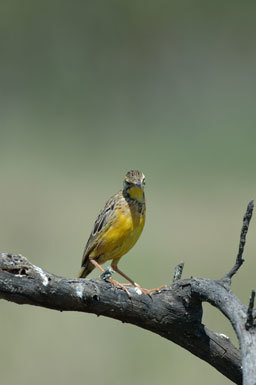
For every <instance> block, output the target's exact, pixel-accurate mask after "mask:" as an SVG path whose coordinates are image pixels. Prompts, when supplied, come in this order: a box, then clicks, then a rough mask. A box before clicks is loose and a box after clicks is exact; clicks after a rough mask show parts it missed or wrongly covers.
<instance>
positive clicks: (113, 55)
mask: <svg viewBox="0 0 256 385" xmlns="http://www.w3.org/2000/svg"><path fill="white" fill-rule="evenodd" d="M255 11H256V5H255V2H253V1H244V2H238V1H226V2H224V3H223V2H222V1H215V2H209V1H193V2H191V1H164V0H160V1H151V0H148V1H141V0H137V1H129V2H120V1H76V0H75V1H72V2H71V1H55V0H53V1H44V2H41V1H32V0H30V1H26V0H24V1H18V0H8V1H6V0H2V1H1V4H0V18H1V23H0V31H1V32H0V39H1V60H0V69H1V70H0V80H1V87H0V98H1V103H0V173H1V200H0V215H1V223H0V240H1V242H0V244H1V251H8V252H13V253H22V254H24V255H26V256H27V257H28V258H29V259H30V261H31V262H32V263H34V264H36V265H39V266H41V267H43V268H44V269H46V270H48V271H50V272H53V273H56V274H58V275H63V276H67V277H74V276H76V274H77V273H78V271H79V269H80V263H81V254H82V251H83V248H84V245H85V242H86V241H87V238H88V236H89V233H90V231H91V229H92V225H93V222H94V220H95V217H96V215H97V214H98V212H99V210H100V209H101V208H102V206H103V204H104V203H105V201H106V199H108V198H109V196H110V195H111V194H113V193H115V192H117V191H118V190H119V189H120V188H121V184H122V180H123V178H124V174H125V173H126V171H127V170H129V169H132V168H136V169H139V170H142V171H143V172H144V174H145V175H146V181H147V185H146V197H147V221H146V226H145V229H144V232H143V234H142V236H141V238H140V240H139V242H138V244H137V245H136V247H134V249H133V250H132V251H130V253H129V254H128V255H127V256H125V257H123V259H122V260H121V263H120V268H121V269H122V270H123V271H124V272H126V273H127V274H128V275H130V276H131V277H132V278H134V279H135V280H136V281H137V282H139V283H140V284H141V285H143V286H145V287H148V288H152V287H156V286H158V285H161V284H164V283H169V282H170V281H171V277H172V274H173V273H172V272H173V268H174V266H175V265H176V264H177V263H179V262H180V261H181V260H183V261H184V262H185V270H184V277H189V276H199V277H207V278H219V277H221V276H222V275H223V274H224V273H225V272H226V271H227V270H228V269H229V268H230V267H231V265H232V264H233V262H234V258H235V256H236V253H237V247H238V239H239V233H240V228H241V223H242V216H243V214H244V211H245V208H246V205H247V203H248V201H249V200H250V199H253V198H254V197H255V189H256V178H255V163H256V151H255V140H256V129H255V125H256V112H255V97H256V91H255V90H256V77H255V68H256V51H255V32H256V24H255ZM255 223H256V222H255V219H253V220H252V225H251V228H250V231H249V234H248V243H247V246H246V253H245V257H246V263H245V264H244V266H243V268H242V269H241V271H240V272H239V274H238V275H237V276H236V277H235V278H234V280H233V290H234V291H235V293H236V294H237V295H238V296H239V298H240V299H241V300H242V301H243V302H245V303H247V302H248V298H249V293H250V290H251V289H252V288H253V287H254V288H255V286H256V285H255V268H256V261H255V252H256V244H255ZM91 276H92V277H93V276H97V274H96V273H95V272H94V273H93V274H92V275H91ZM0 306H1V347H0V352H1V353H0V357H1V360H0V369H1V384H5V385H14V384H21V385H23V384H26V385H30V384H35V383H36V384H37V385H43V384H45V382H46V381H47V382H48V383H50V384H55V383H56V384H57V383H58V384H59V383H61V384H63V385H67V384H70V383H72V384H78V383H88V384H91V385H98V384H106V385H108V384H123V385H128V384H134V385H143V384H146V385H151V384H156V383H158V384H161V385H165V384H166V385H167V384H184V383H187V382H188V381H189V383H190V384H191V385H193V384H197V385H201V384H205V380H206V378H207V383H208V384H209V385H211V384H216V383H218V384H221V385H224V384H229V383H230V381H229V380H227V379H225V378H224V377H223V376H222V375H221V374H219V373H218V372H217V371H215V369H213V368H211V367H210V366H209V365H207V364H205V363H204V362H203V361H200V360H199V359H198V358H196V357H194V356H192V355H191V354H190V353H188V352H187V351H185V350H183V349H181V348H180V347H178V346H176V345H174V344H172V343H170V342H168V341H166V340H164V339H161V338H160V337H158V336H156V335H153V334H151V333H149V332H146V331H144V330H140V329H138V328H136V327H134V326H131V325H123V324H120V323H119V322H117V321H114V320H109V319H106V318H103V317H99V318H97V317H96V316H94V315H89V314H75V313H58V312H55V311H50V310H46V309H41V308H34V307H29V306H18V305H15V304H12V303H7V302H4V301H1V304H0ZM204 309H205V314H204V322H205V323H206V325H207V326H208V327H210V328H212V329H214V330H216V331H219V332H223V333H226V334H228V335H229V336H230V337H231V338H232V340H233V341H234V342H235V343H237V342H236V338H235V336H234V333H233V331H232V330H231V327H230V326H229V323H228V322H227V321H226V320H225V319H224V317H223V316H222V315H221V314H219V313H218V311H217V310H215V309H213V308H211V307H210V306H207V305H206V306H205V307H204Z"/></svg>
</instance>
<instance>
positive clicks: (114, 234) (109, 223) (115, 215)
mask: <svg viewBox="0 0 256 385" xmlns="http://www.w3.org/2000/svg"><path fill="white" fill-rule="evenodd" d="M144 187H145V176H144V174H143V173H142V172H141V171H138V170H130V171H128V172H127V174H126V175H125V179H124V182H123V188H122V189H121V190H120V191H119V192H118V193H117V194H115V195H113V196H112V197H111V198H110V199H109V200H108V201H107V202H106V204H105V206H104V208H103V209H102V210H101V211H100V213H99V215H98V217H97V219H96V221H95V223H94V227H93V230H92V232H91V234H90V236H89V239H88V241H87V243H86V246H85V249H84V252H83V257H82V268H81V271H80V273H79V276H78V278H85V277H87V275H88V274H90V273H91V271H92V270H93V269H94V268H98V269H99V270H100V271H101V272H103V273H104V270H103V268H102V267H101V266H100V265H101V264H103V263H105V262H107V261H110V260H111V261H112V262H111V268H112V269H113V270H114V271H115V272H117V273H119V274H120V275H121V276H122V277H123V278H125V279H126V280H127V281H129V282H130V284H131V285H132V286H135V287H137V288H139V289H141V290H142V292H143V293H145V294H149V290H147V289H144V288H142V287H141V286H140V285H138V284H137V283H135V282H134V280H132V279H131V278H129V277H128V276H127V275H126V274H124V273H123V272H122V271H121V270H120V269H119V268H118V262H119V261H120V259H121V257H122V256H123V255H125V254H126V253H127V252H128V251H129V250H130V249H131V248H132V247H133V246H134V245H135V243H136V242H137V240H138V239H139V237H140V235H141V233H142V230H143V228H144V224H145V216H146V204H145V194H144ZM109 275H111V274H109V269H108V271H107V277H109ZM103 276H104V274H103V275H102V277H103ZM110 281H111V282H112V283H113V285H114V286H120V287H121V288H122V289H123V290H125V291H126V292H127V294H128V295H129V296H130V293H129V292H128V290H127V289H126V286H128V285H124V284H121V283H120V282H118V281H115V280H114V279H113V278H112V277H111V278H110Z"/></svg>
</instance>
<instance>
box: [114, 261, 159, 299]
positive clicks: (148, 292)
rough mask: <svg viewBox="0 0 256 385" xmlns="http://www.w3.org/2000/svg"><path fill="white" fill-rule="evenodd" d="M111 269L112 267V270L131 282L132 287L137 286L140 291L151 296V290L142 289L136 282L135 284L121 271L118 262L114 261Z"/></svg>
mask: <svg viewBox="0 0 256 385" xmlns="http://www.w3.org/2000/svg"><path fill="white" fill-rule="evenodd" d="M111 267H112V269H113V270H114V271H115V272H116V273H118V274H120V275H121V276H122V277H124V278H125V279H126V280H127V281H129V282H130V283H131V284H132V286H135V287H137V288H138V289H140V290H141V291H142V293H144V294H148V295H150V293H151V290H148V289H145V288H144V287H141V286H140V285H138V284H137V283H136V282H134V281H133V280H132V279H131V278H129V277H128V276H127V275H126V274H124V273H123V272H122V271H121V270H119V269H118V267H117V262H115V261H113V262H112V263H111ZM153 291H154V289H153Z"/></svg>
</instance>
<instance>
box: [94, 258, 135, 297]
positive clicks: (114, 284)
mask: <svg viewBox="0 0 256 385" xmlns="http://www.w3.org/2000/svg"><path fill="white" fill-rule="evenodd" d="M90 262H91V263H92V264H93V265H94V266H95V267H96V268H97V269H99V270H100V271H101V272H102V273H104V270H103V269H102V267H101V266H100V265H99V264H98V262H96V261H95V260H94V259H92V258H90ZM113 270H114V269H113ZM109 281H110V282H111V283H112V285H113V286H115V287H117V286H120V287H121V288H122V289H123V290H124V291H125V292H126V294H127V295H128V297H131V294H130V293H129V291H128V290H127V289H126V287H125V286H124V285H123V284H122V283H120V282H118V281H116V280H115V279H113V278H112V277H110V278H109Z"/></svg>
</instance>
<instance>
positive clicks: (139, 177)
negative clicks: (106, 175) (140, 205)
mask: <svg viewBox="0 0 256 385" xmlns="http://www.w3.org/2000/svg"><path fill="white" fill-rule="evenodd" d="M144 187H145V176H144V174H143V173H142V172H140V171H137V170H131V171H128V172H127V174H126V176H125V179H124V190H123V191H124V192H125V193H126V194H127V195H128V196H129V197H130V198H132V199H135V200H137V201H139V202H142V201H143V199H144V192H143V190H144Z"/></svg>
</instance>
